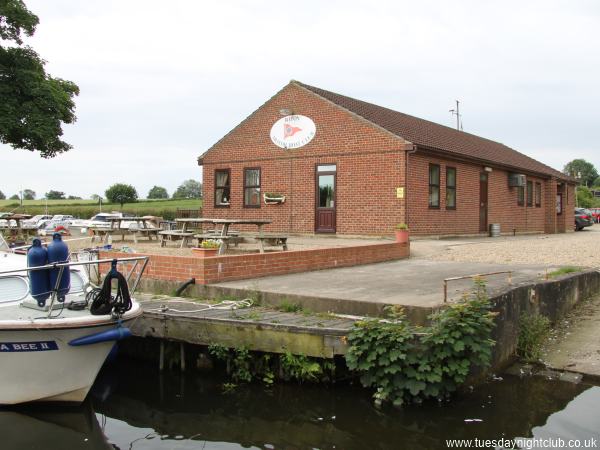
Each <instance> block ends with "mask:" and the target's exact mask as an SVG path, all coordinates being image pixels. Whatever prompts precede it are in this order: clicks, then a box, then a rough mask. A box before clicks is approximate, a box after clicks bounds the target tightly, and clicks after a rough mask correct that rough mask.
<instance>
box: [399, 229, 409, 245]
mask: <svg viewBox="0 0 600 450" xmlns="http://www.w3.org/2000/svg"><path fill="white" fill-rule="evenodd" d="M408 233H409V232H408V230H396V242H398V243H399V244H406V243H407V242H408V238H409V236H408Z"/></svg>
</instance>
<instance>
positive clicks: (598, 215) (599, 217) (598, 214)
mask: <svg viewBox="0 0 600 450" xmlns="http://www.w3.org/2000/svg"><path fill="white" fill-rule="evenodd" d="M590 211H591V212H592V218H593V219H594V222H595V223H600V208H590Z"/></svg>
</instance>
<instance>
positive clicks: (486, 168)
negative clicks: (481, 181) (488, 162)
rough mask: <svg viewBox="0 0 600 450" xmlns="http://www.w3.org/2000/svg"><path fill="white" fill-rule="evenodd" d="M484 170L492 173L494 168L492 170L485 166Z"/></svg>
mask: <svg viewBox="0 0 600 450" xmlns="http://www.w3.org/2000/svg"><path fill="white" fill-rule="evenodd" d="M483 170H485V171H486V172H491V171H492V168H491V167H488V166H485V167H484V168H483Z"/></svg>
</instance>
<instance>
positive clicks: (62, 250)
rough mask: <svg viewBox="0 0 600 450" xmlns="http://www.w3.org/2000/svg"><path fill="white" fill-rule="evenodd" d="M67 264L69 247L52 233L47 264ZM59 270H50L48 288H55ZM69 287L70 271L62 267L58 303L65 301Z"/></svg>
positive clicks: (56, 234)
mask: <svg viewBox="0 0 600 450" xmlns="http://www.w3.org/2000/svg"><path fill="white" fill-rule="evenodd" d="M66 262H69V247H68V246H67V244H65V243H64V242H63V240H62V236H61V235H60V233H54V234H53V235H52V242H51V243H50V244H48V264H52V263H66ZM60 272H61V269H60V268H54V269H50V287H51V288H52V289H55V288H56V281H57V279H58V277H59V275H60ZM70 286H71V271H70V270H69V268H68V267H64V269H63V270H62V276H61V277H60V283H59V285H58V297H57V298H58V301H59V302H62V301H64V300H65V295H66V294H67V293H68V292H69V288H70Z"/></svg>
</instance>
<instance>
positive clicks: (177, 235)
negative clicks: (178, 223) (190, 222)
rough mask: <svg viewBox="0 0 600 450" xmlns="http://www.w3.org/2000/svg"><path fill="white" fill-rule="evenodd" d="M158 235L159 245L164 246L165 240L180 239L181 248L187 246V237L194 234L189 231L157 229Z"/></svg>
mask: <svg viewBox="0 0 600 450" xmlns="http://www.w3.org/2000/svg"><path fill="white" fill-rule="evenodd" d="M158 235H159V236H160V246H161V247H164V246H165V245H167V241H179V240H181V245H180V247H181V248H183V247H184V246H187V244H188V239H189V238H191V237H192V236H194V233H192V232H191V231H181V230H164V231H159V232H158Z"/></svg>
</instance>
